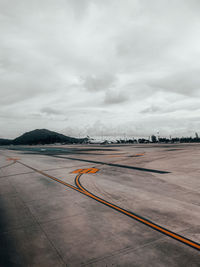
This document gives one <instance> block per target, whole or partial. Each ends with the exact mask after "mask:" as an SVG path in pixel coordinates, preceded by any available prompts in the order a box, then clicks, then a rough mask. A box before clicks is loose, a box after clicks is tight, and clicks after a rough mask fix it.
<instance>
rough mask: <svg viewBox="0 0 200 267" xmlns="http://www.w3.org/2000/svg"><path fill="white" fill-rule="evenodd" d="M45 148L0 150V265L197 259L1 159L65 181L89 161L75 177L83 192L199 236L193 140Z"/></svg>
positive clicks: (194, 262)
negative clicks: (85, 171)
mask: <svg viewBox="0 0 200 267" xmlns="http://www.w3.org/2000/svg"><path fill="white" fill-rule="evenodd" d="M50 148H51V153H46V152H44V151H43V150H42V151H41V152H40V151H37V154H31V151H28V152H27V151H26V152H25V151H22V150H23V149H21V148H20V147H18V149H19V150H20V149H21V151H12V150H5V149H0V247H1V250H0V266H199V262H200V251H197V250H195V249H193V248H191V247H189V246H186V245H184V244H182V243H180V242H178V241H176V240H174V239H172V238H169V237H167V236H165V235H163V234H162V233H159V232H157V231H155V230H153V229H151V228H148V227H147V226H145V225H143V224H141V223H139V222H137V221H135V220H133V219H131V218H129V217H127V216H125V215H124V214H122V213H119V212H117V211H115V210H113V209H111V208H109V207H106V206H104V205H102V204H101V203H98V202H96V201H95V200H93V199H91V198H89V197H87V196H85V195H83V194H81V193H79V192H76V191H74V190H72V189H70V188H68V187H66V186H64V185H62V184H59V183H57V182H56V181H53V180H51V179H50V178H48V177H46V176H44V175H42V174H39V173H37V172H35V171H33V170H31V169H29V168H27V167H25V166H23V165H21V164H19V163H17V162H16V163H14V164H13V161H12V160H10V161H8V160H7V158H19V159H20V161H21V162H23V163H25V164H28V165H30V166H31V167H33V168H36V169H38V170H43V171H44V172H45V173H47V174H49V175H52V176H54V177H57V178H59V179H61V180H62V181H65V182H67V183H70V184H72V185H74V178H75V174H73V173H72V171H73V170H76V169H79V168H90V167H94V166H95V167H97V168H98V169H100V171H99V172H98V173H96V174H84V175H83V176H82V177H81V183H82V184H83V186H84V187H85V188H87V189H88V190H89V191H90V192H92V193H94V194H95V195H97V196H99V197H101V198H103V199H105V200H107V201H109V202H112V203H114V204H116V205H118V206H120V207H122V208H125V209H127V210H130V211H133V212H135V213H137V214H139V215H141V216H143V217H145V218H147V219H149V220H151V221H153V222H155V223H157V224H160V225H162V226H164V227H166V228H168V229H169V230H172V231H174V232H176V233H178V234H181V235H183V236H185V237H187V238H190V239H192V240H194V241H196V242H198V243H200V167H199V159H200V145H198V144H191V145H190V144H187V145H184V144H179V145H157V144H156V145H130V146H128V145H125V146H96V147H95V146H91V145H88V146H87V145H85V146H77V145H74V146H62V147H61V148H62V149H63V148H66V149H68V150H67V152H66V153H65V152H63V151H62V153H61V152H60V153H59V150H56V151H55V153H54V151H52V146H51V147H50ZM57 149H59V147H57ZM44 154H50V155H48V156H47V155H44ZM54 156H56V157H54ZM70 157H71V158H77V159H84V160H88V161H98V162H102V163H103V162H104V163H106V164H109V163H115V164H121V165H127V166H135V167H141V168H147V169H156V170H162V171H168V172H169V173H165V174H159V173H152V172H147V171H139V170H134V169H126V168H119V167H113V166H109V165H105V164H94V163H91V162H87V161H85V162H83V161H78V160H70V159H68V158H70Z"/></svg>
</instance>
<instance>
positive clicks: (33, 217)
mask: <svg viewBox="0 0 200 267" xmlns="http://www.w3.org/2000/svg"><path fill="white" fill-rule="evenodd" d="M15 162H17V163H20V162H19V161H18V160H16V161H15ZM22 165H23V164H22ZM14 188H15V192H16V193H17V194H18V195H17V197H18V198H19V199H20V200H21V202H22V203H23V205H24V206H25V207H26V209H27V210H28V211H29V212H30V214H31V217H32V219H33V221H34V222H35V226H36V225H38V227H39V228H40V230H41V232H43V234H44V236H45V237H46V239H47V240H48V242H49V244H50V245H51V247H52V249H53V250H54V251H55V253H56V254H57V256H58V258H59V259H60V260H61V261H62V264H66V263H65V261H64V259H63V257H62V256H61V254H60V253H59V251H58V250H57V248H56V247H55V246H54V244H53V242H52V241H51V240H50V239H49V237H48V235H47V233H46V231H45V230H44V229H43V227H42V225H41V224H40V222H39V221H38V220H37V218H36V216H35V215H34V214H33V213H32V212H31V209H30V207H29V206H28V205H27V203H26V202H25V201H24V200H23V199H22V198H21V197H20V194H19V192H18V190H17V188H16V187H15V186H14ZM33 226H34V225H33Z"/></svg>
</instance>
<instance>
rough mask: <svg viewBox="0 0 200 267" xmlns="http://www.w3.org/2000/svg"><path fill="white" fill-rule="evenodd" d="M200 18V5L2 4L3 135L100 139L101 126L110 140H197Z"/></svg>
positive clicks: (109, 1) (33, 0) (129, 0)
mask: <svg viewBox="0 0 200 267" xmlns="http://www.w3.org/2000/svg"><path fill="white" fill-rule="evenodd" d="M199 11H200V4H199V0H191V1H188V0H175V1H167V0H162V1H160V0H153V1H149V0H141V1H137V0H126V1H124V0H118V1H113V0H102V1H98V0H94V1H93V0H76V1H73V0H58V1H53V0H51V1H49V0H43V1H39V0H29V1H26V0H20V1H17V4H16V5H14V4H13V3H11V1H9V0H8V1H1V0H0V30H1V35H0V104H1V105H0V115H1V119H0V126H1V129H2V134H4V135H5V137H6V136H9V135H10V136H11V135H12V136H13V135H15V134H14V132H23V131H27V130H29V129H30V128H31V129H32V128H39V127H40V126H41V127H43V128H44V126H45V127H46V128H53V129H54V130H56V129H58V130H59V129H75V130H74V131H72V132H73V133H74V134H75V133H76V132H80V131H84V129H87V134H90V131H91V133H96V134H97V131H95V130H94V128H95V127H97V124H96V122H97V121H98V120H99V121H100V122H104V123H103V124H102V125H101V124H100V125H101V128H104V127H105V132H107V133H111V131H109V126H110V125H112V129H113V133H115V132H117V131H118V130H117V129H118V128H120V127H122V129H123V131H124V129H126V131H127V133H128V132H129V133H131V134H133V133H134V131H135V132H136V133H137V134H142V132H143V133H144V134H149V133H151V132H152V131H153V130H154V128H155V126H156V125H159V127H160V128H161V130H162V129H163V133H164V132H167V133H168V132H169V131H170V130H171V128H172V127H174V125H173V124H172V122H171V121H174V122H175V126H176V129H177V131H178V128H180V132H185V133H187V132H189V131H190V128H189V123H190V121H191V120H192V119H191V118H195V117H196V116H197V115H196V113H197V112H198V105H199V101H198V100H199V97H200V95H199V92H200V61H199V55H200V38H199V25H200V18H199ZM80 77H81V78H80ZM173 103H174V104H173ZM34 114H35V115H34ZM169 116H171V121H170V120H169V118H168V117H169ZM183 117H185V122H184V123H182V121H181V120H182V119H183ZM6 118H7V120H9V123H10V126H8V125H7V124H8V123H7V121H6ZM16 118H18V119H16ZM66 118H69V119H66ZM64 119H66V120H65V121H64ZM161 119H162V120H161ZM52 121H53V122H52ZM192 121H193V122H192V127H193V128H198V127H199V122H198V120H192ZM123 123H124V124H123ZM11 124H12V126H11ZM107 125H108V126H107ZM129 125H132V126H131V127H132V128H131V127H129ZM190 126H191V125H190ZM97 128H98V127H97ZM98 129H99V131H101V129H100V128H98ZM10 131H12V132H10ZM66 134H67V133H66Z"/></svg>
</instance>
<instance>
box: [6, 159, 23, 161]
mask: <svg viewBox="0 0 200 267" xmlns="http://www.w3.org/2000/svg"><path fill="white" fill-rule="evenodd" d="M6 160H14V161H16V160H20V159H18V158H7V159H6Z"/></svg>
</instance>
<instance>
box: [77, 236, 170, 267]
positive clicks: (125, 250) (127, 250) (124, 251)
mask: <svg viewBox="0 0 200 267" xmlns="http://www.w3.org/2000/svg"><path fill="white" fill-rule="evenodd" d="M165 239H166V237H161V238H158V239H156V240H154V241H150V242H148V243H146V244H144V245H142V246H138V247H137V248H134V247H132V246H131V247H127V248H122V249H119V250H114V251H113V252H111V253H110V254H108V255H106V256H105V257H99V258H94V259H91V260H89V261H88V262H85V263H83V264H82V265H81V266H87V265H90V264H92V263H96V262H101V261H104V260H106V259H108V258H113V257H116V256H118V255H121V254H123V255H126V254H129V253H131V252H134V251H137V250H139V249H142V248H145V247H148V246H149V245H151V244H154V243H157V242H159V241H161V240H165Z"/></svg>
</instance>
